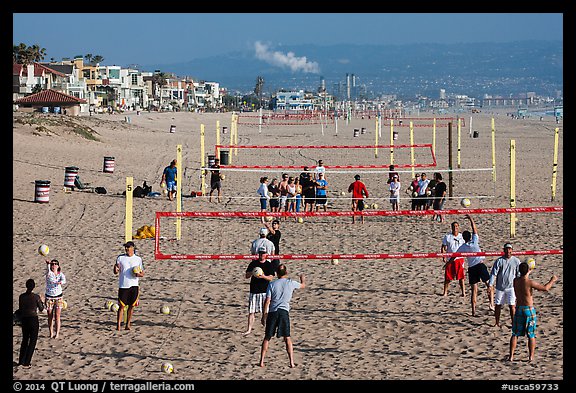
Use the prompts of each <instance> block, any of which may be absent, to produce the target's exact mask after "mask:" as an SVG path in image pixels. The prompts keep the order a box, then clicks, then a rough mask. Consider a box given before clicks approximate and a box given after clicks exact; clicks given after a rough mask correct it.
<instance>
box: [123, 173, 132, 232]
mask: <svg viewBox="0 0 576 393" xmlns="http://www.w3.org/2000/svg"><path fill="white" fill-rule="evenodd" d="M133 190H134V178H133V177H127V178H126V215H125V220H124V241H126V242H129V241H130V240H132V198H133V194H132V191H133Z"/></svg>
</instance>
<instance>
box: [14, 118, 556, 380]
mask: <svg viewBox="0 0 576 393" xmlns="http://www.w3.org/2000/svg"><path fill="white" fill-rule="evenodd" d="M126 115H128V116H130V119H131V123H130V124H128V123H127V122H126V121H125V116H126ZM14 116H15V117H14V118H15V119H17V118H18V117H20V116H22V115H21V114H15V115H14ZM420 116H421V117H431V116H432V115H431V114H424V113H422V114H420ZM443 116H446V115H443ZM454 116H455V115H454ZM463 116H464V118H465V120H466V125H465V126H464V127H463V128H462V134H461V168H462V169H479V168H490V167H491V165H492V155H491V146H492V145H491V131H490V119H491V118H492V117H494V118H495V125H496V149H497V152H496V174H497V177H496V179H497V181H496V182H495V183H494V182H493V181H492V177H491V176H492V175H491V173H490V172H489V171H476V170H475V171H468V172H466V171H460V172H456V173H455V175H454V190H453V196H454V198H453V199H451V200H450V201H448V202H447V203H446V205H445V209H451V208H459V204H458V201H459V198H460V197H461V196H470V197H471V199H472V207H509V197H510V181H509V179H510V170H509V168H510V158H509V157H510V154H509V149H510V140H511V139H514V140H515V142H516V150H517V153H516V169H517V173H516V179H517V184H516V204H517V206H518V207H532V206H551V205H554V206H562V204H563V150H562V141H563V132H562V124H560V125H559V127H561V128H560V130H561V131H560V149H559V165H558V179H557V191H556V200H555V201H554V202H550V200H551V188H550V184H551V174H552V160H553V147H554V129H555V127H557V126H558V125H557V124H556V123H555V121H554V119H553V118H546V119H544V120H543V121H540V120H539V119H538V118H533V119H525V120H518V119H512V118H511V117H508V116H506V111H504V110H502V111H500V113H481V114H474V115H473V116H474V120H473V129H474V130H478V131H479V137H478V138H471V137H470V136H469V135H468V131H469V130H468V121H469V117H470V115H469V114H463ZM60 119H62V118H60ZM217 120H219V121H220V126H221V127H222V126H227V127H228V130H230V129H231V124H230V122H231V114H230V113H225V114H191V113H182V112H178V113H154V112H153V113H147V112H143V113H142V114H141V115H139V116H138V115H136V113H128V114H118V115H98V116H93V117H87V116H84V117H80V118H76V119H75V121H77V122H80V123H82V124H84V125H86V126H89V127H91V128H93V129H94V130H96V131H97V137H98V138H99V141H91V140H88V139H86V138H83V137H81V136H78V135H75V134H73V133H70V132H69V131H68V129H67V128H66V127H63V126H58V125H46V129H44V130H40V131H39V130H37V125H27V124H21V123H19V122H15V123H14V129H13V258H14V259H13V291H12V292H13V300H12V304H13V309H16V308H17V306H18V295H19V294H20V293H22V292H23V291H24V289H25V281H26V280H27V279H28V278H34V279H35V280H36V282H37V288H36V292H37V293H40V294H41V295H43V292H44V288H45V287H44V278H43V272H44V270H43V269H44V262H43V258H42V257H41V256H39V255H38V253H37V251H36V250H37V248H38V246H39V245H40V244H42V243H44V244H47V245H49V246H50V250H51V251H50V255H49V256H50V257H52V258H57V259H59V260H60V261H61V265H62V267H63V271H64V273H65V274H66V276H67V279H68V284H67V285H66V286H65V292H64V294H65V299H66V300H67V302H68V309H67V310H65V311H63V313H62V331H61V334H60V338H59V339H50V338H49V337H48V327H47V317H46V315H45V313H42V314H41V315H40V336H39V340H38V345H37V347H36V352H35V354H34V357H33V360H32V364H33V367H32V368H31V369H22V368H19V367H16V366H15V367H14V368H13V377H14V379H19V380H20V379H21V380H62V379H65V380H104V379H123V380H126V379H145V380H233V379H235V380H244V379H249V380H262V379H264V380H275V379H278V378H279V376H281V378H283V379H287V380H343V379H362V380H498V379H514V380H516V379H521V380H562V379H563V378H564V350H563V348H564V337H563V326H564V319H563V281H564V277H563V264H562V260H563V257H562V255H549V256H537V257H536V260H537V268H536V270H535V271H534V273H533V274H532V278H534V279H536V280H538V281H539V282H543V283H545V282H547V281H548V279H549V278H550V277H551V276H552V274H556V275H558V276H559V281H558V282H557V283H556V285H555V286H554V287H553V288H552V290H551V291H550V292H549V293H542V292H538V293H536V294H535V304H536V307H537V310H538V334H537V349H536V360H535V362H533V363H530V364H529V363H527V349H526V338H525V337H523V338H520V339H519V343H518V347H517V350H516V361H514V362H512V363H509V362H505V361H504V359H505V357H506V356H507V354H508V343H509V338H510V327H511V323H510V319H509V316H508V311H507V310H503V313H502V321H503V322H504V325H505V326H503V327H502V328H495V327H492V326H491V324H492V323H493V321H494V316H493V313H491V312H490V311H489V310H488V303H487V300H486V296H485V291H484V290H483V287H481V291H480V295H479V302H478V312H479V316H477V317H472V316H471V313H470V304H469V303H470V300H469V297H468V296H467V297H466V298H462V297H460V296H459V291H458V289H457V285H456V284H455V283H452V285H451V287H450V293H449V296H448V297H447V298H443V297H442V296H440V294H441V292H442V282H443V271H442V261H441V260H440V259H379V260H341V261H340V264H339V265H337V266H332V265H331V263H330V261H329V260H294V261H287V263H288V268H289V271H290V272H291V276H292V277H294V278H297V275H298V274H299V273H305V274H306V275H307V280H308V288H306V289H304V290H300V291H296V292H295V294H294V297H293V300H292V303H291V306H292V310H291V319H292V338H293V340H294V352H295V361H296V363H297V364H298V366H297V368H295V369H290V368H289V367H288V360H287V356H286V352H285V350H284V345H283V342H282V341H281V340H280V339H276V338H274V339H273V340H272V342H271V345H270V350H269V352H268V356H267V359H266V365H267V367H266V368H264V369H261V368H260V367H258V359H259V351H260V344H261V341H262V337H263V328H262V326H261V325H259V323H258V322H259V317H260V315H259V314H258V315H257V319H256V327H255V330H254V331H253V333H252V334H251V335H249V336H248V337H243V336H242V335H241V333H242V332H243V331H245V329H246V324H247V313H246V312H247V295H248V288H249V286H248V283H249V280H247V279H245V278H244V271H245V268H246V266H247V264H248V262H249V261H248V260H235V261H218V260H184V261H183V260H155V259H154V242H153V240H136V244H137V249H138V252H139V254H140V255H141V256H142V258H143V260H144V263H145V266H146V276H145V277H144V278H142V279H141V280H140V286H141V302H140V306H139V307H138V308H137V309H136V311H135V313H134V319H133V325H132V330H131V331H120V332H117V331H116V330H115V313H113V312H111V311H108V310H106V309H105V303H106V301H107V300H116V294H117V285H118V278H117V277H116V276H114V274H113V272H112V266H113V263H114V261H115V258H116V256H117V255H118V254H119V253H121V252H123V248H122V244H123V242H124V226H125V199H124V197H122V196H121V193H122V191H123V190H124V189H125V181H126V177H127V176H132V177H133V178H134V184H135V185H141V184H142V182H143V181H144V180H146V181H147V182H148V183H149V184H152V185H153V191H160V187H159V183H160V177H161V174H162V169H163V168H164V167H165V166H166V165H168V164H169V162H170V161H171V160H172V159H173V158H175V157H176V146H177V145H178V144H181V145H182V147H183V160H182V168H183V169H184V178H185V181H184V183H183V196H184V198H183V202H182V204H183V207H182V210H183V211H230V212H234V211H258V210H259V203H258V200H257V198H255V197H256V194H255V192H256V189H257V187H258V185H259V184H258V179H259V177H260V176H263V175H268V176H269V177H279V175H280V174H281V172H282V171H281V170H269V171H267V170H262V171H253V172H248V171H247V172H240V171H228V172H224V173H225V174H226V176H227V178H226V180H225V181H224V182H223V184H224V185H223V192H224V195H225V197H224V200H223V203H221V204H216V203H211V204H210V203H208V201H207V199H205V198H190V197H189V195H190V194H191V193H192V192H193V191H197V190H199V188H200V187H199V185H200V170H199V167H200V137H199V134H200V125H201V124H204V125H205V127H206V154H211V153H212V152H213V147H214V144H215V142H216V136H215V133H216V132H215V130H216V121H217ZM405 124H406V122H405ZM428 124H430V123H429V122H428ZM171 125H175V126H176V132H174V133H170V132H169V129H170V126H171ZM360 127H366V128H367V133H366V134H364V135H360V136H359V137H356V138H354V137H353V132H352V130H353V129H354V128H360ZM395 130H397V131H399V140H398V141H397V142H396V143H398V144H400V143H406V144H408V143H410V141H409V133H408V128H406V127H404V128H396V129H395ZM374 132H375V131H374V119H370V120H368V119H364V120H362V119H354V120H352V122H351V124H348V125H347V124H346V123H345V121H342V120H341V121H340V122H339V124H338V134H337V135H336V134H335V129H334V126H330V127H328V128H326V129H324V135H322V134H321V128H320V126H319V125H314V126H308V127H294V126H293V127H288V126H273V127H272V126H270V127H264V128H263V129H262V132H261V133H259V131H258V127H246V126H242V125H240V127H239V144H241V145H242V144H247V145H255V144H259V145H289V144H301V145H360V144H362V145H364V144H366V145H370V144H373V143H374ZM383 134H384V135H385V136H383V137H382V138H381V140H380V143H381V144H387V143H388V142H389V128H384V129H383ZM229 137H230V133H228V134H225V135H222V138H223V139H222V143H228V142H229ZM447 138H448V137H447V127H439V128H438V130H437V135H436V157H437V163H438V166H437V167H436V168H423V169H418V171H422V170H423V171H426V172H427V173H428V174H430V175H431V174H432V173H433V172H434V171H435V169H436V170H446V169H447V168H448V148H447ZM414 143H432V129H431V128H429V127H428V128H424V127H419V128H418V127H417V128H415V136H414ZM243 154H244V155H243ZM257 154H258V157H254V156H251V155H250V154H249V153H248V152H246V151H243V150H240V151H239V152H238V156H234V155H233V156H232V160H233V164H250V165H253V164H261V165H262V164H267V165H310V166H313V165H314V163H315V160H316V159H319V158H322V159H324V162H325V165H327V166H330V165H350V164H363V163H371V162H376V163H378V164H381V165H387V164H389V159H390V157H389V151H388V150H385V149H384V150H380V151H379V158H378V161H374V160H373V151H371V150H364V151H358V150H354V151H352V150H339V151H338V150H332V151H326V150H311V149H293V150H286V149H283V150H278V149H266V150H264V149H262V150H259V151H257ZM419 154H421V153H417V158H416V159H417V163H418V162H422V161H424V162H430V156H429V153H428V156H426V155H419ZM453 154H454V156H453V157H454V168H456V167H457V161H456V158H457V128H456V126H454V129H453ZM106 156H112V157H115V170H114V173H112V174H109V173H103V171H102V166H103V158H104V157H106ZM395 162H396V163H397V164H408V163H410V156H409V154H408V150H404V151H403V152H400V149H398V150H397V151H395ZM67 166H77V167H79V168H80V169H79V174H80V176H81V179H82V181H84V182H87V183H90V184H89V185H90V186H94V187H96V186H101V187H105V188H106V189H107V191H108V194H107V195H100V194H96V193H92V192H87V191H77V190H76V191H74V192H72V193H65V192H64V191H63V189H62V187H63V183H64V172H65V169H64V168H65V167H67ZM403 171H405V169H404V170H402V171H401V179H402V189H403V190H404V189H405V188H406V187H407V186H408V183H409V179H410V176H411V174H410V172H403ZM299 172H300V170H293V171H291V172H290V173H291V174H293V175H297V174H298V173H299ZM358 172H360V173H363V172H362V171H360V170H359V171H358ZM354 174H355V172H349V173H346V174H343V173H330V170H328V172H327V179H328V181H329V193H328V194H329V198H330V202H329V209H330V210H348V209H349V203H350V202H349V199H348V198H349V195H348V194H346V196H345V197H342V196H341V195H340V192H341V191H344V190H346V188H347V186H348V184H350V183H351V182H352V181H353V175H354ZM362 176H363V180H364V182H365V183H366V185H367V187H368V189H369V191H370V192H371V197H372V198H373V199H372V200H371V203H374V202H376V203H378V205H379V209H386V210H389V209H390V204H389V203H388V201H387V191H385V188H384V183H385V181H384V179H385V178H386V177H387V175H386V174H384V173H372V174H370V173H363V175H362ZM444 178H445V180H446V181H447V180H448V176H447V174H446V173H444ZM35 180H50V181H51V190H50V195H49V199H50V202H49V203H48V204H41V203H34V194H35V185H34V181H35ZM401 195H402V197H404V198H403V199H402V200H401V202H400V208H401V209H404V210H405V209H408V208H409V206H410V203H409V200H408V199H406V198H405V197H406V194H404V193H402V194H401ZM477 196H483V197H482V198H477ZM175 210H176V204H175V202H170V201H168V200H167V199H166V198H165V197H160V198H144V199H137V200H135V201H134V209H133V217H134V222H133V228H134V231H133V232H134V233H135V231H136V229H137V228H139V227H140V226H142V225H154V217H155V216H154V214H155V212H156V211H175ZM517 218H518V222H517V226H516V237H515V238H514V239H510V216H509V215H508V214H478V215H476V216H475V219H476V222H477V225H478V230H479V235H480V244H481V247H482V250H483V251H499V250H501V247H502V245H503V243H505V242H507V241H512V242H513V243H514V249H515V250H551V249H560V248H562V247H563V219H562V214H559V213H524V214H518V215H517ZM453 220H458V221H459V222H460V224H461V227H462V230H465V229H469V225H468V223H467V221H466V220H465V219H464V217H463V216H454V215H453V216H448V217H447V220H446V222H444V223H442V224H440V223H437V222H432V221H431V219H430V216H423V217H415V216H402V217H379V218H376V217H369V218H367V220H366V224H364V225H362V224H359V223H357V224H355V225H354V226H352V224H351V222H350V221H351V220H350V218H349V217H344V218H319V217H317V218H316V219H314V218H307V219H306V221H305V223H303V224H298V223H296V222H294V221H292V220H288V221H283V222H282V226H281V231H282V240H281V246H282V252H283V253H310V254H327V253H328V254H330V253H387V252H439V251H440V245H441V243H440V242H441V238H442V236H443V235H444V234H445V233H446V232H449V230H450V227H449V223H450V222H452V221H453ZM183 221H184V222H183V239H182V241H180V242H163V244H162V246H163V247H172V248H173V249H174V250H176V251H177V252H180V253H184V254H191V253H198V254H201V253H210V254H221V253H222V254H247V253H248V250H249V243H250V241H251V240H253V239H254V238H256V237H257V231H258V228H259V227H260V226H261V224H260V223H259V221H258V220H257V219H255V218H251V219H239V218H236V219H219V220H217V219H207V218H206V219H196V220H183ZM315 221H316V222H315ZM164 224H165V223H164V222H163V225H164ZM170 227H171V226H170V225H168V224H167V222H166V225H165V228H170ZM163 228H164V227H163ZM166 234H167V236H169V233H168V232H166ZM495 259H496V258H495V257H494V258H490V257H489V258H487V262H488V263H487V264H488V266H489V267H491V266H492V263H493V261H494V260H495ZM521 259H525V257H521ZM467 291H468V293H469V286H468V285H467ZM162 305H169V306H170V308H171V310H172V312H171V314H170V315H163V314H162V313H160V311H159V310H160V308H161V306H162ZM20 342H21V331H20V328H19V327H14V329H13V361H17V359H18V350H19V345H20ZM164 361H170V362H172V364H173V365H174V368H175V373H174V374H165V373H162V372H161V371H160V368H161V364H162V362H164Z"/></svg>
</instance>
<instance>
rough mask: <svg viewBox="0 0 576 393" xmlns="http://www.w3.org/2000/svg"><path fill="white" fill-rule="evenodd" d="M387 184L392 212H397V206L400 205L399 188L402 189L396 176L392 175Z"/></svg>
mask: <svg viewBox="0 0 576 393" xmlns="http://www.w3.org/2000/svg"><path fill="white" fill-rule="evenodd" d="M389 184H390V185H389V186H388V189H389V190H390V203H391V204H392V210H398V205H399V203H400V188H401V187H402V186H401V184H400V179H399V178H398V175H393V176H392V180H391V181H390V183H389Z"/></svg>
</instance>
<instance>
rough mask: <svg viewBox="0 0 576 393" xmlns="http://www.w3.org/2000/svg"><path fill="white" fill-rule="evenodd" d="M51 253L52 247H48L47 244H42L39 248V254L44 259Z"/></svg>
mask: <svg viewBox="0 0 576 393" xmlns="http://www.w3.org/2000/svg"><path fill="white" fill-rule="evenodd" d="M49 252H50V247H48V246H47V245H46V244H42V245H41V246H40V247H38V254H40V255H42V256H44V257H45V256H46V255H48V253H49Z"/></svg>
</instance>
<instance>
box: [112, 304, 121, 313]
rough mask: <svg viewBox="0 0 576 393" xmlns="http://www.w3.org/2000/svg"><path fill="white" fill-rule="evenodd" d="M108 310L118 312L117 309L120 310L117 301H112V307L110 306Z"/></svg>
mask: <svg viewBox="0 0 576 393" xmlns="http://www.w3.org/2000/svg"><path fill="white" fill-rule="evenodd" d="M110 310H112V311H114V312H118V310H120V306H119V305H118V304H117V303H114V304H113V305H112V307H110Z"/></svg>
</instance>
